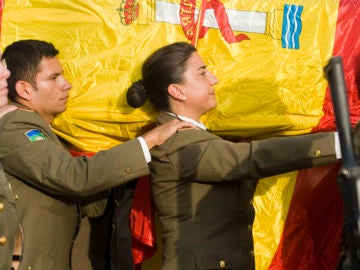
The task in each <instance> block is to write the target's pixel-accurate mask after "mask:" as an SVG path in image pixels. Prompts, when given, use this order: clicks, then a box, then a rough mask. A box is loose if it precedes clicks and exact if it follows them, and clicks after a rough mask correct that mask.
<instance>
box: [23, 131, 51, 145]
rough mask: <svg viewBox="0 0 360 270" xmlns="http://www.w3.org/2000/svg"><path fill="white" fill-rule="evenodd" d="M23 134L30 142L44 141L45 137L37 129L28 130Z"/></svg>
mask: <svg viewBox="0 0 360 270" xmlns="http://www.w3.org/2000/svg"><path fill="white" fill-rule="evenodd" d="M24 134H25V136H26V138H28V139H29V141H30V142H35V141H44V140H46V137H45V135H44V134H43V133H42V132H41V131H40V130H37V129H30V130H28V131H26V132H25V133H24Z"/></svg>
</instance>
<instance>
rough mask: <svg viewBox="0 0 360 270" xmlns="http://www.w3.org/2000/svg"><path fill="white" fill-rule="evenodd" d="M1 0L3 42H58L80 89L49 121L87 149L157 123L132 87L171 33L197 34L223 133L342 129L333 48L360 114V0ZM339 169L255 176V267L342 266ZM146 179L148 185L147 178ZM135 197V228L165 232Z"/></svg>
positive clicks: (216, 125)
mask: <svg viewBox="0 0 360 270" xmlns="http://www.w3.org/2000/svg"><path fill="white" fill-rule="evenodd" d="M0 2H1V8H2V9H1V48H2V49H3V48H4V47H5V46H7V45H8V44H10V43H12V42H13V41H15V40H19V39H29V38H34V39H42V40H47V41H50V42H52V43H53V44H54V45H55V46H56V47H57V48H58V49H59V50H60V55H59V58H60V60H61V62H62V64H63V66H64V70H65V75H66V77H67V78H68V80H69V81H70V82H71V83H72V85H73V88H72V90H71V91H70V99H69V102H68V109H67V110H66V112H64V113H62V114H61V115H59V116H58V117H56V118H55V119H54V121H53V123H52V126H53V128H54V131H55V132H56V133H57V135H58V136H60V137H62V138H63V139H65V140H66V141H68V142H69V143H70V144H71V145H72V146H73V147H74V149H77V150H79V151H83V152H84V153H89V152H91V153H94V152H97V151H100V150H103V149H108V148H110V147H112V146H114V145H117V144H119V143H122V142H125V141H127V140H129V139H132V138H135V137H136V136H137V135H139V134H140V132H141V130H143V129H144V128H146V127H148V126H149V125H151V124H152V123H153V122H154V121H155V119H156V112H155V111H154V110H153V108H152V107H151V106H150V104H146V106H144V107H142V108H138V109H133V108H130V107H129V106H128V105H127V104H126V98H125V91H126V89H127V87H128V86H129V85H130V84H131V83H132V82H133V81H135V80H137V79H139V78H140V67H141V64H142V62H143V61H144V59H145V58H146V57H147V56H148V55H149V54H150V53H151V52H153V51H154V50H156V49H157V48H159V47H161V46H163V45H166V44H169V43H171V42H175V41H187V42H191V43H192V44H194V45H195V46H196V47H197V49H198V52H199V53H200V55H201V56H202V57H203V59H204V61H205V63H206V64H207V66H208V68H209V70H211V71H212V72H213V73H214V74H215V75H216V76H217V77H218V79H219V83H218V85H217V87H216V91H217V98H218V107H217V108H216V109H214V110H212V111H210V112H209V113H208V114H206V115H204V117H203V121H204V123H205V124H206V126H207V127H208V129H209V130H210V131H211V132H213V133H216V134H218V135H220V136H223V137H224V138H228V139H231V140H234V139H235V140H239V141H241V140H249V139H261V138H267V137H270V136H293V135H301V134H306V133H311V132H317V131H329V130H335V129H336V126H335V118H334V114H333V108H332V103H331V97H330V93H329V89H328V85H327V81H326V80H325V78H324V74H323V67H324V66H325V65H326V64H327V61H328V60H329V59H330V58H331V57H332V56H334V55H340V56H342V57H343V64H344V69H345V75H346V83H347V88H348V97H349V106H350V108H349V109H350V112H351V124H352V125H355V124H356V123H357V122H358V120H359V116H360V102H359V96H358V86H357V85H358V84H359V81H357V80H359V78H360V76H359V74H358V73H359V68H360V64H358V63H359V59H358V55H359V51H360V44H359V43H360V39H359V38H358V27H359V25H360V2H359V1H356V0H328V1H313V0H288V1H287V0H272V1H270V0H257V1H251V0H238V1H232V0H206V1H203V0H117V1H115V0H103V1H96V0H86V1H85V0H72V1H66V0H52V1H48V0H36V1H35V0H26V1H25V0H0ZM358 44H359V45H358ZM356 76H357V77H358V78H356ZM278 151H281V149H278ZM338 170H339V165H338V164H337V165H333V166H325V167H320V168H311V169H307V170H303V171H294V172H291V173H287V174H283V175H277V176H273V177H269V178H266V179H261V180H260V181H259V184H258V187H257V190H256V193H255V198H254V203H255V204H254V205H255V209H256V219H255V223H254V227H253V233H254V242H255V254H256V255H255V256H256V269H257V270H263V269H279V270H280V269H306V270H308V269H316V270H321V269H335V268H336V265H337V263H338V260H339V256H340V241H341V233H342V216H343V205H342V198H341V196H340V194H339V191H338V188H337V183H336V178H337V173H338ZM140 187H142V188H143V189H144V190H145V191H144V190H143V192H146V190H147V186H146V185H144V186H142V185H140ZM138 188H139V187H138ZM138 192H141V191H138ZM134 203H136V196H135V199H134ZM139 205H141V202H140V203H139V202H138V204H137V205H136V207H134V210H133V212H132V215H134V217H136V218H134V220H135V223H136V221H139V220H141V221H140V222H142V223H141V226H139V224H138V223H137V224H135V225H134V224H133V228H134V230H136V228H140V229H139V230H138V231H137V232H134V235H135V236H136V238H137V239H138V240H139V241H140V242H141V241H142V243H143V244H144V245H145V246H147V247H148V248H150V249H153V248H155V247H156V241H158V242H159V241H160V239H157V240H156V239H155V237H154V235H153V231H152V230H151V227H152V226H153V224H152V223H151V222H152V217H148V216H146V215H145V216H141V217H140V218H139V215H140V214H139V213H140V212H141V210H139V209H138V208H137V207H138V206H139ZM150 210H151V209H150ZM144 213H145V212H141V214H144ZM148 213H149V215H151V211H149V212H148ZM144 228H147V229H146V230H145V231H146V233H147V236H146V237H144V234H145V233H144V234H142V232H143V231H144ZM139 232H140V234H139ZM142 254H143V253H141V248H139V246H136V248H134V257H135V261H136V262H138V263H141V262H142V261H143V260H144V259H146V258H147V256H144V255H142ZM146 254H150V255H151V254H153V253H152V252H149V253H146ZM149 270H152V269H149Z"/></svg>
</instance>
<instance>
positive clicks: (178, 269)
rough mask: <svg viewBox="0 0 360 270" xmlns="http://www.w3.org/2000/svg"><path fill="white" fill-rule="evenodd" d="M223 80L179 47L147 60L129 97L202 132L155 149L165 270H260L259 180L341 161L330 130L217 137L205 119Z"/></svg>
mask: <svg viewBox="0 0 360 270" xmlns="http://www.w3.org/2000/svg"><path fill="white" fill-rule="evenodd" d="M217 82H218V80H217V78H216V77H215V76H214V75H213V74H212V73H211V72H210V71H209V70H208V69H207V68H206V65H205V64H204V62H203V61H202V59H201V57H200V56H199V54H198V53H197V52H196V49H195V48H194V47H193V46H191V45H190V44H187V43H184V42H178V43H174V44H170V45H168V46H165V47H163V48H160V49H159V50H157V51H156V52H154V53H153V54H152V55H151V56H149V57H148V58H147V60H146V61H145V62H144V65H143V66H142V80H141V81H138V82H137V83H135V84H134V85H133V86H132V87H131V88H130V89H129V92H128V102H129V104H130V105H133V106H139V105H141V104H143V102H144V101H145V99H146V98H147V97H149V99H150V102H151V103H152V104H153V105H154V106H155V107H156V108H157V109H159V110H160V113H159V117H158V121H159V123H166V122H168V121H171V120H173V119H175V118H178V119H182V120H184V121H188V122H192V123H193V124H194V125H195V126H196V127H197V128H192V129H184V130H179V131H178V132H177V133H176V134H174V135H173V136H172V137H171V138H170V139H169V140H168V141H167V142H165V143H164V144H163V145H161V146H159V147H155V148H153V149H152V150H151V155H152V157H153V160H152V162H151V168H150V169H151V180H152V195H153V198H154V201H155V206H156V210H157V214H158V216H159V219H160V222H161V225H162V231H163V243H164V245H163V250H164V252H163V258H164V263H163V267H162V269H163V270H170V269H171V270H184V269H186V270H197V269H233V270H234V269H237V270H240V269H243V270H244V269H246V270H253V269H255V261H254V252H253V239H252V224H253V221H254V217H255V211H254V208H253V205H252V199H253V195H254V192H255V188H256V184H257V181H258V179H259V178H263V177H266V176H271V175H275V174H280V173H284V172H289V171H293V170H299V169H303V168H308V167H312V166H319V165H323V164H329V163H335V162H336V161H337V157H339V156H337V155H336V153H337V152H336V147H335V145H336V143H335V142H336V141H337V139H336V138H337V136H336V135H335V134H334V133H331V132H329V133H318V134H310V135H304V136H291V137H282V138H270V139H267V140H261V141H252V142H249V143H232V142H229V141H226V140H223V139H221V138H220V137H218V136H216V135H214V134H211V133H210V132H208V131H207V130H206V128H205V126H204V125H203V124H202V123H201V122H200V117H201V116H202V115H203V114H204V113H206V112H208V111H209V110H210V109H212V108H214V107H215V106H216V105H217V102H216V95H215V87H214V86H215V85H216V83H217ZM239 104H241V102H240V101H239ZM337 145H338V144H337ZM338 146H339V145H338Z"/></svg>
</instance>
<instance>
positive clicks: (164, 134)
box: [143, 119, 194, 149]
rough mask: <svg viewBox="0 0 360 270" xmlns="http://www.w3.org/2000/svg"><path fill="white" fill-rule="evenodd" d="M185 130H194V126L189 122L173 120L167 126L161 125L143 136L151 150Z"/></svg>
mask: <svg viewBox="0 0 360 270" xmlns="http://www.w3.org/2000/svg"><path fill="white" fill-rule="evenodd" d="M184 128H194V125H193V124H191V123H188V122H184V121H180V120H178V119H173V120H171V121H169V122H166V123H165V124H162V125H159V126H157V127H156V128H154V129H152V130H150V131H149V132H147V133H145V134H144V135H143V138H144V140H145V141H146V144H147V145H148V147H149V149H151V148H152V147H154V146H156V145H161V144H163V143H164V142H165V141H166V140H167V139H169V138H170V137H171V136H172V135H173V134H174V133H175V132H176V131H178V130H179V129H184Z"/></svg>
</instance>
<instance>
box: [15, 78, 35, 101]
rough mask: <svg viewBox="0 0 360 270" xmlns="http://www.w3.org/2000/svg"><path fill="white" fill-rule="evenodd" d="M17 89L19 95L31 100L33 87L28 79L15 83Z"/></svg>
mask: <svg viewBox="0 0 360 270" xmlns="http://www.w3.org/2000/svg"><path fill="white" fill-rule="evenodd" d="M15 90H16V92H17V94H18V96H19V97H20V98H21V99H24V100H31V98H32V91H33V87H32V86H31V84H30V83H28V82H26V81H18V82H17V83H16V84H15Z"/></svg>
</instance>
